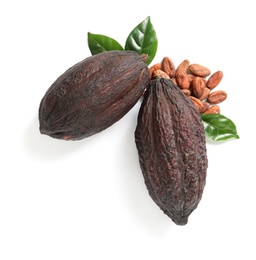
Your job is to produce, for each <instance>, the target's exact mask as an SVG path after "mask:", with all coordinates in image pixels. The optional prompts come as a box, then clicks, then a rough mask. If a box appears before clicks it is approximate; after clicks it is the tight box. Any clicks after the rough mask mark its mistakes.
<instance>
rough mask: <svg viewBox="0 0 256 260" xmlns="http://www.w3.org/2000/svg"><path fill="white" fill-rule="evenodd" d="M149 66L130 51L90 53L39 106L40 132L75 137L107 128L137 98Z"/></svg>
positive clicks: (57, 81) (60, 137)
mask: <svg viewBox="0 0 256 260" xmlns="http://www.w3.org/2000/svg"><path fill="white" fill-rule="evenodd" d="M148 81H149V69H148V67H147V65H146V63H145V62H144V61H143V59H142V58H141V56H140V55H138V54H137V53H136V52H133V51H108V52H103V53H100V54H97V55H94V56H90V57H88V58H86V59H84V60H83V61H81V62H79V63H77V64H75V65H74V66H73V67H71V68H70V69H68V70H67V71H66V72H65V73H64V74H62V75H61V76H60V77H59V78H58V79H57V80H56V81H55V82H54V83H53V84H52V86H51V87H50V88H49V89H48V91H47V92H46V94H45V96H44V97H43V99H42V101H41V103H40V107H39V123H40V131H41V133H42V134H46V135H49V136H51V137H54V138H58V139H65V140H78V139H82V138H85V137H88V136H91V135H93V134H96V133H98V132H101V131H102V130H104V129H106V128H107V127H109V126H111V125H112V124H114V123H115V122H116V121H118V120H119V119H121V118H122V117H123V116H124V115H125V114H126V113H127V112H128V111H129V110H130V109H131V108H132V107H133V106H134V105H135V104H136V102H137V101H138V100H139V98H140V97H141V95H142V93H143V91H144V90H145V88H146V86H147V84H148Z"/></svg>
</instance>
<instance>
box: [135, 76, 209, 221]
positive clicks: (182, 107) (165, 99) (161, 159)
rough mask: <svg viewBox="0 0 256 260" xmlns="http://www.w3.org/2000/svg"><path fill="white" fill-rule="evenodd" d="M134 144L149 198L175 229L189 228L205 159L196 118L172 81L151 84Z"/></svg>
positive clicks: (201, 129)
mask: <svg viewBox="0 0 256 260" xmlns="http://www.w3.org/2000/svg"><path fill="white" fill-rule="evenodd" d="M135 140H136V145H137V149H138V154H139V161H140V166H141V169H142V173H143V176H144V179H145V184H146V186H147V189H148V191H149V194H150V196H151V197H152V199H153V200H154V201H155V203H156V204H157V205H158V206H159V207H160V208H161V209H162V210H163V211H164V213H165V214H167V215H168V216H169V217H170V218H171V219H172V220H173V221H174V222H175V223H176V224H177V225H185V224H187V221H188V217H189V215H190V214H191V213H192V211H193V210H194V209H196V207H197V205H198V203H199V202H200V200H201V197H202V193H203V189H204V186H205V179H206V169H207V166H208V161H207V155H206V143H205V134H204V127H203V124H202V121H201V118H200V114H199V112H198V111H197V109H196V108H195V107H194V105H193V103H192V102H191V100H189V98H188V97H186V95H185V94H183V93H182V92H181V91H180V89H179V87H177V86H176V85H175V84H174V83H173V82H172V81H171V80H167V79H156V80H153V81H151V82H150V84H149V87H148V89H147V91H146V92H145V95H144V99H143V102H142V105H141V108H140V111H139V116H138V124H137V128H136V131H135Z"/></svg>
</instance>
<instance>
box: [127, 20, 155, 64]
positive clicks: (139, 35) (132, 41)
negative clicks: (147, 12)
mask: <svg viewBox="0 0 256 260" xmlns="http://www.w3.org/2000/svg"><path fill="white" fill-rule="evenodd" d="M157 46H158V40H157V36H156V32H155V29H154V27H153V25H152V23H151V21H150V17H149V16H148V17H147V18H146V19H145V20H144V21H142V22H141V23H140V24H138V25H137V26H136V27H135V28H134V29H133V30H132V31H131V32H130V34H129V36H128V38H127V39H126V43H125V50H132V51H136V52H137V53H138V54H147V55H148V56H149V57H148V60H147V64H148V65H149V64H150V62H151V61H152V60H153V59H154V57H155V55H156V51H157Z"/></svg>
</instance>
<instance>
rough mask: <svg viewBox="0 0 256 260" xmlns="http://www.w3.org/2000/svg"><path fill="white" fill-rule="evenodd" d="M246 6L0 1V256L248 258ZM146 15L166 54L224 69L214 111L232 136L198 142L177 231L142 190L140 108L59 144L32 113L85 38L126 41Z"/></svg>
mask: <svg viewBox="0 0 256 260" xmlns="http://www.w3.org/2000/svg"><path fill="white" fill-rule="evenodd" d="M254 6H255V1H252V0H251V1H250V0H244V1H237V0H233V1H223V0H222V1H220V0H216V1H205V0H204V1H199V0H195V1H189V0H187V1H149V0H148V1H136V2H134V3H132V2H130V1H126V2H118V1H112V0H109V1H105V0H104V1H103V0H98V1H78V0H73V1H65V0H62V1H55V0H51V1H46V0H45V1H29V0H23V1H15V0H13V1H11V0H10V1H2V2H1V4H0V27H1V30H0V35H1V40H0V73H1V80H0V88H1V92H0V98H1V101H0V116H1V128H0V131H1V132H0V136H1V142H0V149H1V160H0V259H1V260H14V259H15V260H19V259H26V260H32V259H33V260H41V259H44V260H45V259H47V260H58V259H60V260H66V259H70V260H71V259H72V260H73V259H76V260H80V259H90V260H101V259H113V260H120V259H122V260H128V259H129V260H130V259H147V260H153V259H175V260H183V259H184V260H185V259H191V260H192V259H193V260H194V259H195V260H205V259H207V260H211V259H214V260H215V259H219V260H222V259H234V258H235V259H246V260H252V259H256V252H255V233H256V213H255V207H256V205H255V199H256V189H255V182H256V169H255V145H256V142H255V128H254V126H255V105H254V104H255V97H256V90H255V89H256V86H255V60H256V52H255V46H256V40H255V24H256V18H255V8H254ZM147 16H150V17H151V21H152V23H153V25H154V27H155V30H156V32H157V36H158V40H159V46H158V52H157V55H156V57H155V59H154V61H153V62H152V64H153V63H154V62H159V61H161V59H162V58H163V57H164V56H169V57H171V58H172V60H173V61H174V63H175V64H176V65H178V64H179V63H180V62H181V61H182V60H184V59H189V60H190V62H191V63H199V64H202V65H204V66H207V67H209V68H210V69H211V71H212V72H214V71H217V70H222V71H223V72H224V78H223V81H222V82H221V84H220V85H219V86H218V89H222V90H225V91H226V92H227V93H228V99H227V100H226V101H225V102H224V103H222V104H221V110H222V114H224V115H226V116H227V117H229V118H231V119H232V120H233V121H234V122H235V123H236V125H237V130H238V133H239V135H240V139H239V140H232V141H227V142H222V143H217V144H215V143H213V142H211V141H209V140H208V141H207V150H208V158H209V169H208V176H207V184H206V187H205V191H204V195H203V199H202V201H201V203H200V204H199V206H198V208H197V209H196V210H195V211H194V212H193V213H192V215H191V216H190V218H189V222H188V224H187V225H186V226H177V225H175V224H174V223H173V222H172V221H171V220H170V219H169V218H168V217H167V216H166V215H164V214H163V213H162V211H161V210H160V209H159V208H158V207H157V206H156V205H155V204H154V203H153V201H152V200H151V198H150V197H149V195H148V192H147V190H146V188H145V185H144V181H143V178H142V174H141V171H140V167H139V163H138V157H137V151H136V147H135V143H134V129H135V126H136V120H137V113H138V109H139V104H137V105H136V106H135V107H134V108H133V109H132V110H131V111H130V112H129V113H128V114H127V115H126V116H125V117H124V118H123V119H122V120H120V121H119V122H117V123H116V124H115V125H113V126H112V127H110V128H108V129H107V130H105V131H104V132H102V133H100V134H98V135H95V136H93V137H90V138H87V139H84V140H82V141H76V142H72V141H69V142H68V141H60V140H55V139H52V138H50V137H48V136H43V135H41V134H40V133H39V130H38V127H39V125H38V119H37V114H38V106H39V102H40V100H41V98H42V97H43V95H44V93H45V91H46V90H47V88H48V87H49V86H50V85H51V84H52V82H53V81H54V80H55V79H56V78H57V77H58V76H59V75H60V74H62V73H63V72H64V71H65V70H66V69H67V68H69V67H70V66H72V65H73V64H75V63H77V62H78V61H80V60H82V59H84V58H85V57H87V56H89V55H90V52H89V49H88V47H87V32H88V31H89V32H92V33H100V34H105V35H108V36H111V37H113V38H115V39H116V40H118V41H119V42H120V43H121V44H124V42H125V40H126V37H127V36H128V34H129V32H130V31H131V30H132V29H133V28H134V27H135V26H136V25H137V24H138V23H140V22H141V21H142V20H144V19H145V18H146V17H147Z"/></svg>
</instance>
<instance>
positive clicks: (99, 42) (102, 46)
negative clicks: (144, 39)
mask: <svg viewBox="0 0 256 260" xmlns="http://www.w3.org/2000/svg"><path fill="white" fill-rule="evenodd" d="M88 46H89V49H90V51H91V54H92V55H95V54H98V53H101V52H104V51H112V50H123V47H122V46H121V45H120V44H119V43H118V42H117V41H116V40H114V39H113V38H110V37H108V36H106V35H102V34H92V33H90V32H88Z"/></svg>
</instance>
